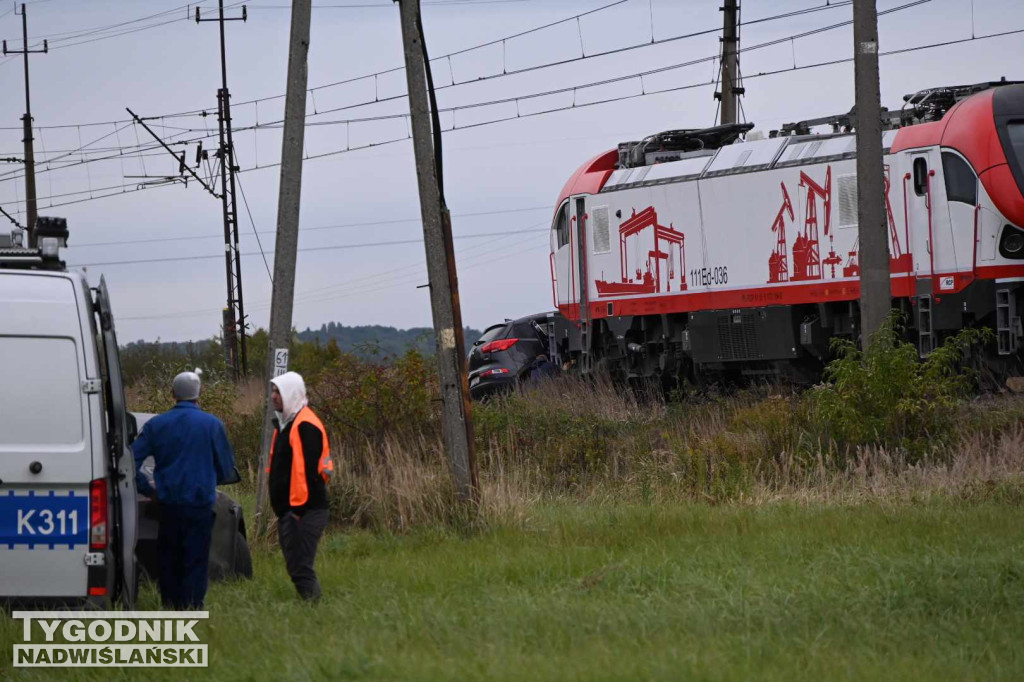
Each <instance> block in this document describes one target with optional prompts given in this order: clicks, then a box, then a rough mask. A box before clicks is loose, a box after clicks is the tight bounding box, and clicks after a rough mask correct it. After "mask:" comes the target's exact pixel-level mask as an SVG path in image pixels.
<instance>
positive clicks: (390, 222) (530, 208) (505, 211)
mask: <svg viewBox="0 0 1024 682" xmlns="http://www.w3.org/2000/svg"><path fill="white" fill-rule="evenodd" d="M552 210H554V209H553V207H552V206H551V205H548V204H545V205H542V206H527V207H524V208H506V209H500V210H496V211H475V212H472V213H453V214H452V217H453V218H476V217H480V216H492V215H506V214H510V213H526V212H529V211H552ZM419 221H420V218H419V217H418V216H417V217H416V218H397V219H394V220H374V221H370V222H360V223H341V224H337V225H317V226H314V227H303V228H300V230H299V232H300V233H301V234H306V233H307V232H319V231H322V230H340V229H351V228H354V227H382V226H384V225H399V224H401V223H418V222H419ZM257 234H266V235H272V234H277V230H260V231H259V232H258V233H257ZM201 239H221V236H220V235H209V234H198V235H179V236H176V237H155V238H153V239H132V240H131V241H130V242H126V241H124V240H120V241H115V242H86V243H84V244H80V243H78V242H75V243H74V244H73V245H72V248H75V249H81V248H86V247H95V246H119V245H123V244H155V243H159V242H178V241H198V240H201Z"/></svg>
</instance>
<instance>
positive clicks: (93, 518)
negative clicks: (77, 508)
mask: <svg viewBox="0 0 1024 682" xmlns="http://www.w3.org/2000/svg"><path fill="white" fill-rule="evenodd" d="M89 529H90V530H89V549H106V548H107V481H106V479H103V478H97V479H96V480H95V481H93V482H92V483H91V484H90V486H89Z"/></svg>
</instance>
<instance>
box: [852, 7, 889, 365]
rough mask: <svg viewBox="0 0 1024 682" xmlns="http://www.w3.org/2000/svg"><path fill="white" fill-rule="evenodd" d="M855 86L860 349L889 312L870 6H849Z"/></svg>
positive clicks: (873, 17) (875, 18)
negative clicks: (850, 7)
mask: <svg viewBox="0 0 1024 682" xmlns="http://www.w3.org/2000/svg"><path fill="white" fill-rule="evenodd" d="M853 47H854V83H855V87H856V96H857V103H856V108H857V225H858V228H857V229H858V231H859V234H860V328H861V346H862V348H866V347H867V345H868V343H869V342H870V340H871V337H872V336H873V335H874V334H875V332H876V331H878V329H879V328H880V327H881V326H882V323H883V322H884V321H885V318H886V316H887V315H888V314H889V311H890V309H891V308H892V290H891V288H890V283H889V229H888V228H889V226H888V225H887V224H886V217H885V206H884V204H885V195H884V189H883V186H884V169H883V166H882V119H881V110H882V104H881V95H880V93H879V85H878V11H877V9H876V7H875V0H853Z"/></svg>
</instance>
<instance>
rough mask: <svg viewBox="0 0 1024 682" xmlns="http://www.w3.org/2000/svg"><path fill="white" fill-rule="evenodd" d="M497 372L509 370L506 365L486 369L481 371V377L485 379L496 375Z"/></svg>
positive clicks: (506, 372)
mask: <svg viewBox="0 0 1024 682" xmlns="http://www.w3.org/2000/svg"><path fill="white" fill-rule="evenodd" d="M495 374H508V370H507V369H505V368H504V367H496V368H494V369H485V370H484V371H482V372H480V378H481V379H483V378H484V377H489V376H494V375H495Z"/></svg>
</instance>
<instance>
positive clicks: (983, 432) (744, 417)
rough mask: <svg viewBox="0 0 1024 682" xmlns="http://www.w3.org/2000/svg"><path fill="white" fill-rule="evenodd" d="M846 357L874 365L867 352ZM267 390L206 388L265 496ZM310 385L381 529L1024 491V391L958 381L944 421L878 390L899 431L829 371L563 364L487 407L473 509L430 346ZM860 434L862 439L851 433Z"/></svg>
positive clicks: (150, 405)
mask: <svg viewBox="0 0 1024 682" xmlns="http://www.w3.org/2000/svg"><path fill="white" fill-rule="evenodd" d="M906 366H907V370H906V371H916V370H914V369H913V368H912V366H911V365H910V364H909V363H908V364H907V365H906ZM845 371H847V372H848V373H850V374H852V375H856V368H855V367H852V366H850V365H849V362H848V365H847V366H846V367H845ZM164 374H166V373H164ZM165 379H166V377H164V376H163V375H160V376H154V377H142V378H140V379H137V380H136V381H135V382H134V383H133V384H132V386H131V387H130V389H129V391H128V396H129V404H130V406H131V407H132V409H135V410H139V411H162V410H163V409H166V408H167V407H169V406H170V395H169V391H167V390H166V386H165V385H163V384H162V382H163V381H164V380H165ZM890 383H891V382H890ZM906 383H907V385H918V386H921V385H923V384H922V382H921V381H917V382H916V384H915V383H914V382H906ZM856 387H857V388H856V390H857V391H858V392H859V393H857V394H856V395H855V396H854V398H856V399H859V400H862V401H863V400H864V399H863V397H862V396H864V395H867V396H868V397H875V398H877V396H875V395H874V394H872V393H871V392H872V391H874V390H876V389H875V388H874V387H873V385H872V384H871V382H861V383H859V384H856ZM265 388H266V387H265V385H264V382H262V381H257V380H251V381H248V382H245V383H242V384H240V385H235V384H232V383H230V382H226V381H220V382H216V381H214V382H209V383H208V384H207V385H206V386H205V387H204V395H203V406H204V407H205V408H206V409H208V410H210V411H211V412H214V413H215V414H217V415H218V416H219V417H221V419H223V420H224V422H225V424H226V425H227V427H228V430H229V434H230V437H231V440H232V443H233V445H234V448H235V452H236V460H237V462H238V468H239V470H240V472H241V473H242V476H243V484H242V487H243V489H245V490H247V491H249V492H252V491H253V490H254V489H255V485H256V480H257V472H258V458H259V447H260V441H259V436H260V428H261V424H262V412H261V411H262V408H263V404H264V402H263V401H264V400H265V397H266V394H265ZM882 388H883V389H884V391H885V393H884V394H883V395H882V398H884V399H885V400H903V401H904V403H906V400H905V399H904V397H903V396H900V395H899V394H892V391H891V386H890V385H889V384H888V383H887V384H885V385H884V386H882ZM829 390H832V391H833V393H829V394H826V400H825V404H827V405H828V406H829V408H830V410H831V411H829V410H825V411H823V410H821V409H819V405H821V404H822V402H821V401H822V397H821V396H822V392H824V391H829ZM920 390H922V391H929V392H930V391H934V389H933V388H932V387H928V386H924V388H922V389H920ZM309 394H310V400H311V405H312V406H313V408H314V409H315V410H316V411H317V412H318V414H319V415H320V416H321V418H322V419H323V421H324V423H325V425H326V426H327V428H328V432H329V436H330V439H331V443H332V449H333V451H334V453H335V466H336V477H335V481H333V482H332V484H331V504H332V508H333V510H334V514H333V517H334V518H335V519H336V520H337V521H338V522H339V523H342V524H348V525H355V526H359V527H365V528H371V529H376V530H388V531H398V532H401V531H406V530H409V529H411V528H414V527H419V526H428V525H432V524H438V523H440V524H445V525H449V526H465V525H473V524H478V523H497V524H521V523H523V522H524V521H525V520H526V519H528V518H529V517H530V515H531V511H532V510H533V509H535V508H536V506H537V505H538V504H540V503H544V502H547V501H552V500H559V501H577V502H581V503H587V504H601V503H602V502H604V501H614V502H616V503H622V502H626V503H637V504H665V503H674V502H679V501H687V500H688V501H696V502H701V503H707V504H722V503H731V502H736V503H743V504H761V503H769V502H773V501H777V500H783V499H785V500H797V501H830V502H850V501H856V500H863V499H868V498H874V499H914V498H918V497H927V496H932V495H947V496H957V497H965V498H971V497H972V496H979V495H996V494H997V495H1019V494H1020V492H1019V491H1022V490H1024V429H1022V426H1021V424H1022V423H1024V421H1022V420H1024V400H1022V399H1020V398H1018V397H1014V396H1009V395H1003V396H988V397H985V398H975V399H970V398H969V396H960V395H959V394H954V393H951V392H947V393H945V394H943V396H944V397H943V402H942V405H941V408H942V411H941V412H935V413H934V414H933V413H929V412H927V410H928V409H929V408H928V405H927V395H924V394H922V396H923V397H922V396H917V398H916V399H917V402H916V403H914V404H915V405H916V407H915V409H917V410H919V411H920V410H925V412H918V414H923V415H925V416H927V417H928V420H922V419H916V420H908V419H906V418H905V417H901V419H900V421H898V422H893V423H884V422H883V421H880V420H884V418H885V413H884V410H882V409H878V407H877V404H883V405H884V403H879V400H876V401H875V402H876V403H877V404H876V405H875V408H874V409H875V413H874V416H873V418H874V419H875V420H876V421H877V422H878V423H884V425H885V427H886V431H885V433H884V434H882V433H878V434H877V435H876V436H872V435H871V434H865V433H864V432H863V430H860V431H857V430H854V429H851V428H850V420H851V419H853V418H855V417H856V414H857V413H856V405H854V409H852V410H850V409H846V408H843V409H838V410H837V409H835V406H836V405H838V404H839V403H840V402H841V400H842V399H844V394H842V392H841V391H840V390H839V389H837V388H834V387H833V388H830V387H829V386H828V385H823V386H821V387H818V388H817V389H815V391H811V392H806V393H803V394H794V393H784V392H782V391H780V390H778V389H772V388H771V387H761V388H758V389H756V390H748V391H740V392H737V393H735V394H734V395H731V396H729V397H717V398H708V397H704V398H689V399H685V400H675V401H670V402H666V401H665V400H663V399H662V397H661V396H659V395H656V394H651V393H644V392H642V391H633V390H622V389H621V388H620V387H618V386H616V385H614V384H613V383H612V382H611V381H609V380H608V379H607V378H596V379H580V378H574V377H560V378H558V379H555V380H551V381H547V382H545V383H542V384H539V385H535V386H528V387H522V388H520V389H519V390H517V391H516V392H515V393H513V394H512V395H509V396H506V397H503V398H500V399H497V400H494V401H491V402H488V403H486V404H475V405H474V406H473V414H474V426H475V432H476V457H477V462H478V468H479V474H480V476H479V484H480V496H479V497H480V500H481V503H480V507H479V508H478V509H467V507H466V506H465V505H461V504H459V503H457V501H456V496H455V494H454V490H453V487H452V483H451V477H450V475H449V471H448V466H447V463H446V460H445V457H444V449H443V445H442V442H441V435H440V428H439V420H438V402H437V399H438V391H437V389H436V383H435V379H434V373H433V368H432V366H431V364H430V363H429V362H427V361H426V360H425V359H424V358H422V357H420V356H418V355H416V354H414V353H413V354H409V355H407V356H405V357H404V358H398V359H392V360H390V361H387V362H379V363H376V364H374V363H371V362H367V361H363V360H357V359H355V358H352V357H350V356H342V357H341V358H340V359H336V360H334V361H331V362H327V363H325V364H324V365H323V366H322V367H320V368H319V369H318V371H317V372H316V373H315V374H313V375H312V378H311V380H310V382H309ZM858 396H860V397H858ZM832 415H838V416H835V417H833V416H832ZM939 416H941V418H942V419H945V420H948V423H944V424H943V425H942V429H941V433H940V434H933V433H931V432H929V431H928V430H920V429H916V427H915V428H910V427H908V426H905V425H907V424H911V425H913V424H919V423H929V424H930V423H934V422H935V421H936V419H937V417H939ZM830 420H832V421H830ZM847 433H856V436H857V437H856V439H847V440H842V439H841V438H837V435H836V434H840V435H842V434H847ZM865 441H866V442H865ZM1015 491H1018V492H1015Z"/></svg>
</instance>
